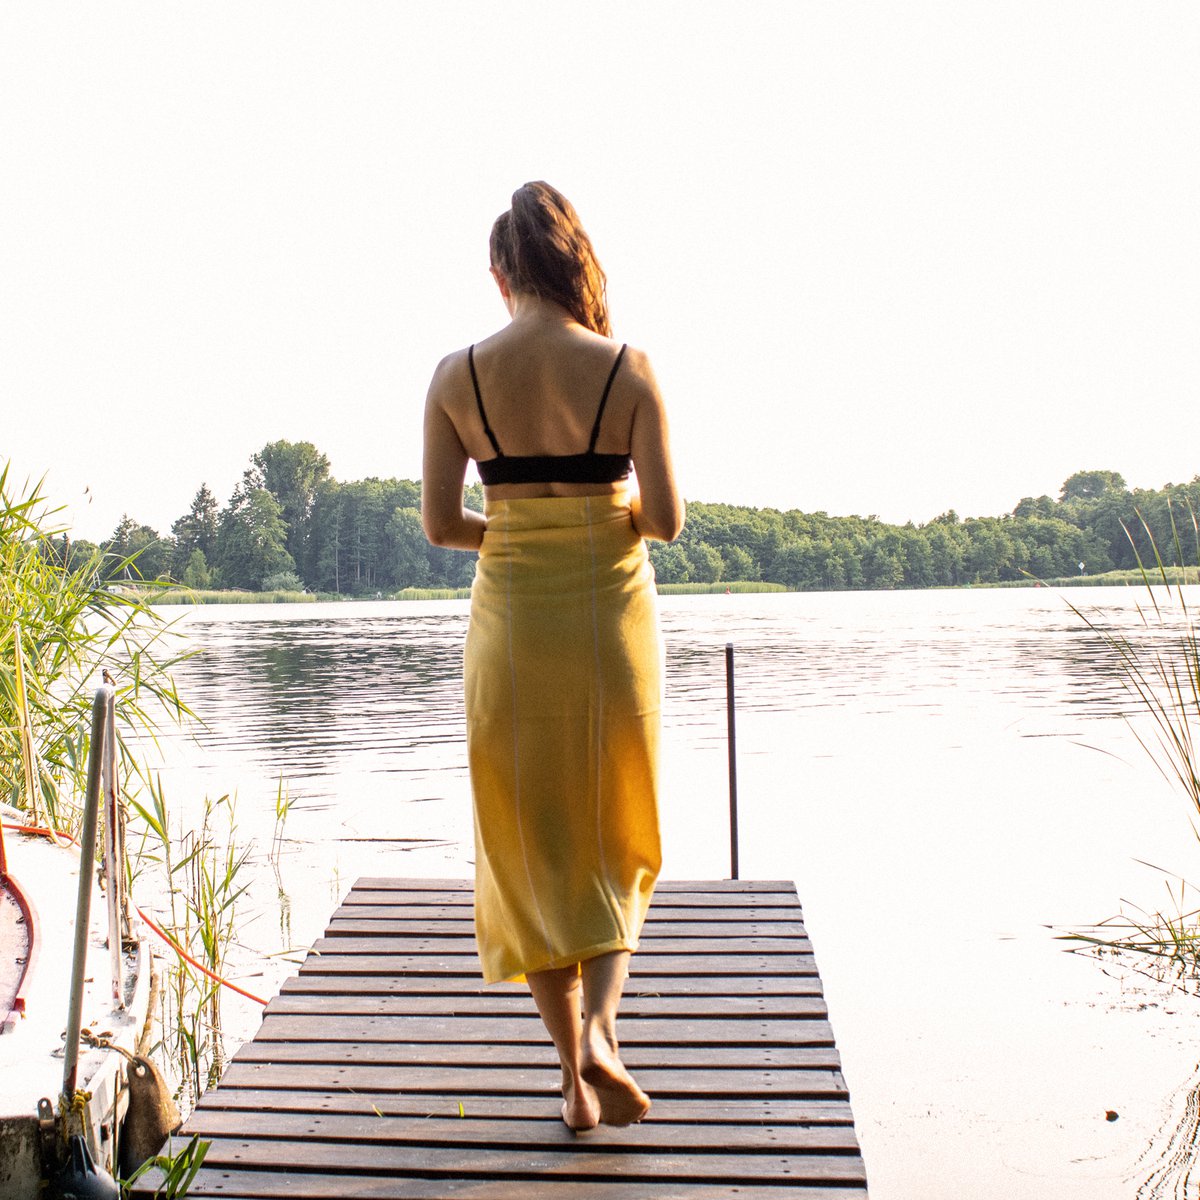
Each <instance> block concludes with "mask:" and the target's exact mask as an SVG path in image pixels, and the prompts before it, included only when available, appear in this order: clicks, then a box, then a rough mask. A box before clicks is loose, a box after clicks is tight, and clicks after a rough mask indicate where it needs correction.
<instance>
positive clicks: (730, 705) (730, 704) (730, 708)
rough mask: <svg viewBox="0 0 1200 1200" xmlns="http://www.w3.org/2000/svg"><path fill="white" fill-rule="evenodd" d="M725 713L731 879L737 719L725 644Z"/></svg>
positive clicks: (733, 871)
mask: <svg viewBox="0 0 1200 1200" xmlns="http://www.w3.org/2000/svg"><path fill="white" fill-rule="evenodd" d="M725 713H726V721H727V725H728V732H729V878H730V879H736V878H737V877H738V812H737V719H736V714H735V709H734V701H733V643H732V642H726V643H725Z"/></svg>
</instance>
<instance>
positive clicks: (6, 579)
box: [0, 465, 192, 834]
mask: <svg viewBox="0 0 1200 1200" xmlns="http://www.w3.org/2000/svg"><path fill="white" fill-rule="evenodd" d="M56 516H57V510H53V509H50V508H49V506H48V505H47V502H46V500H45V498H44V496H43V494H42V491H41V484H40V482H39V483H37V484H34V485H32V486H30V485H28V484H27V485H25V487H24V489H22V490H20V491H14V490H13V489H12V488H11V487H10V484H9V468H8V466H7V465H5V466H4V467H3V469H0V798H3V799H5V800H7V801H8V802H9V803H11V804H13V805H14V807H16V808H18V809H21V810H23V811H25V812H28V813H29V814H30V815H31V817H37V818H39V819H43V820H45V821H46V822H47V823H48V824H50V825H52V826H53V827H55V828H56V829H58V830H60V831H62V832H65V833H71V834H74V833H77V832H78V825H79V823H80V818H81V814H82V797H83V795H84V793H85V791H86V785H87V760H88V749H89V746H88V743H89V739H90V736H91V705H92V697H93V695H94V693H95V689H96V687H97V686H98V685H99V684H100V682H101V680H102V674H103V672H105V671H107V672H108V673H109V675H110V676H111V677H112V679H113V681H114V683H115V687H116V695H117V729H116V732H117V745H118V750H119V753H120V756H121V765H122V768H123V774H125V775H127V776H130V775H132V776H134V777H135V778H138V779H142V778H144V776H145V769H144V756H143V755H142V754H141V753H139V752H137V746H138V743H139V741H141V742H142V743H144V742H146V741H149V742H151V743H153V742H154V740H155V738H156V736H157V734H158V731H159V727H160V722H162V721H163V720H167V721H169V722H171V723H177V722H180V721H182V720H184V719H186V718H187V717H190V716H191V715H192V714H191V710H190V709H189V708H188V706H187V705H186V704H185V703H184V701H183V700H181V699H180V697H179V695H178V693H177V692H176V690H175V684H174V681H173V680H172V678H171V671H172V669H173V668H174V667H175V666H176V665H178V663H179V662H181V661H182V660H183V659H184V658H186V657H187V656H188V655H189V654H190V653H191V651H190V650H189V649H188V648H187V646H186V643H184V642H183V641H182V639H178V638H177V637H176V636H175V635H174V633H173V631H172V630H171V627H170V625H169V624H168V623H166V622H164V621H163V619H162V618H161V617H160V616H159V615H157V614H156V613H155V612H154V610H153V608H152V607H151V605H150V603H149V599H150V598H151V597H152V596H153V595H154V594H155V589H153V588H151V589H147V590H146V591H144V592H142V593H140V594H138V595H132V594H129V593H127V592H125V591H114V590H110V588H109V587H108V584H107V582H106V581H107V579H108V578H110V577H111V575H113V574H114V573H118V572H120V571H121V570H123V569H124V568H125V567H126V566H128V565H129V564H131V563H132V562H133V558H132V557H131V558H127V559H116V558H114V557H113V556H111V555H104V554H102V553H101V552H100V551H96V552H95V553H94V554H92V555H91V556H89V557H88V558H87V559H86V560H85V561H83V562H81V563H78V564H76V565H68V564H67V563H66V562H64V561H62V560H61V556H60V552H59V549H58V547H57V546H56V544H55V541H54V539H55V538H56V537H57V536H59V535H60V534H62V533H63V532H64V530H63V529H62V527H61V526H59V525H58V524H57V523H56V520H55V518H56Z"/></svg>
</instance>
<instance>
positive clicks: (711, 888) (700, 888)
mask: <svg viewBox="0 0 1200 1200" xmlns="http://www.w3.org/2000/svg"><path fill="white" fill-rule="evenodd" d="M431 889H433V890H437V891H441V892H452V893H457V894H458V895H460V896H465V897H467V898H472V897H473V896H474V893H475V884H474V883H473V882H472V881H471V880H470V879H432V878H431V879H420V878H415V877H404V876H391V875H385V876H376V875H363V876H360V877H359V879H358V880H357V881H356V882H355V884H354V890H355V891H356V892H372V891H379V892H421V891H427V890H431ZM654 890H655V893H656V894H661V893H663V892H668V893H669V892H686V893H687V894H688V895H705V894H708V893H718V894H719V893H724V892H734V893H737V894H738V895H747V894H754V893H759V892H782V893H783V894H784V895H787V896H795V895H796V885H795V884H794V883H793V882H792V881H791V880H789V879H660V880H659V881H658V882H657V883H656V884H655V885H654Z"/></svg>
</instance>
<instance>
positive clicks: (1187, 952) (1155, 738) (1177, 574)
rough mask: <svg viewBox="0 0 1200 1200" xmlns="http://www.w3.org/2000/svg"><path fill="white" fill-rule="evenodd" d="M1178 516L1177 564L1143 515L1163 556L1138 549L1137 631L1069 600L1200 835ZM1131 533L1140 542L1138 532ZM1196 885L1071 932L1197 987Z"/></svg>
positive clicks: (1199, 577) (1199, 746)
mask: <svg viewBox="0 0 1200 1200" xmlns="http://www.w3.org/2000/svg"><path fill="white" fill-rule="evenodd" d="M1139 516H1140V514H1139ZM1170 518H1171V521H1170V528H1171V541H1172V546H1171V549H1172V550H1173V552H1174V559H1175V561H1174V564H1172V565H1171V566H1168V565H1167V564H1166V563H1165V562H1164V560H1163V557H1162V553H1161V552H1160V549H1159V547H1158V545H1157V543H1156V542H1155V539H1154V536H1153V534H1152V532H1151V530H1150V527H1149V525H1148V524H1147V523H1146V522H1145V521H1144V520H1143V521H1142V529H1143V531H1144V533H1145V535H1146V538H1147V539H1148V543H1149V545H1150V547H1151V551H1152V553H1153V558H1154V562H1153V564H1152V565H1149V566H1148V565H1147V564H1145V563H1143V562H1142V559H1141V556H1140V554H1139V555H1138V567H1139V574H1140V578H1141V582H1142V585H1143V587H1144V588H1145V591H1146V595H1147V600H1146V601H1145V603H1143V604H1139V605H1138V606H1137V614H1138V618H1139V620H1140V622H1141V631H1140V634H1139V635H1138V636H1134V637H1130V636H1126V635H1125V634H1123V633H1121V632H1119V631H1116V630H1114V629H1112V628H1111V627H1109V626H1108V625H1107V624H1106V623H1105V622H1103V621H1102V620H1101V619H1100V617H1098V616H1097V615H1094V614H1091V613H1087V612H1084V611H1083V610H1081V609H1080V608H1078V607H1076V606H1075V605H1073V604H1070V602H1068V607H1069V608H1070V609H1071V611H1072V612H1074V613H1075V614H1076V616H1078V617H1079V618H1080V619H1081V620H1082V621H1083V622H1084V623H1085V624H1086V625H1087V627H1088V628H1089V629H1090V630H1092V631H1093V632H1094V633H1096V634H1097V635H1098V636H1099V637H1100V638H1101V639H1102V640H1103V642H1104V644H1105V645H1106V646H1107V647H1108V649H1109V650H1110V651H1111V652H1112V654H1113V656H1114V658H1115V661H1116V664H1117V667H1118V671H1119V678H1120V680H1121V683H1122V684H1123V686H1124V687H1125V689H1126V690H1127V691H1128V692H1129V694H1130V696H1131V697H1132V698H1133V699H1134V701H1135V702H1136V709H1137V711H1138V713H1140V714H1141V715H1142V716H1143V717H1144V718H1148V719H1149V730H1148V732H1147V731H1143V729H1142V728H1140V727H1139V725H1138V723H1137V722H1135V721H1132V720H1131V721H1130V729H1131V730H1132V732H1133V735H1134V737H1135V738H1136V739H1137V742H1138V744H1139V745H1140V746H1141V747H1142V749H1143V750H1144V751H1145V752H1146V754H1147V756H1148V757H1149V758H1150V760H1151V762H1153V764H1154V765H1155V767H1156V768H1157V769H1158V771H1159V773H1160V774H1161V775H1162V776H1163V778H1164V779H1165V780H1166V781H1167V783H1168V784H1169V785H1170V786H1171V787H1173V788H1175V789H1178V790H1181V791H1182V792H1183V794H1184V795H1185V796H1186V797H1187V799H1188V802H1189V804H1190V806H1191V810H1192V812H1191V822H1192V829H1193V832H1194V833H1195V834H1196V836H1197V840H1198V841H1200V828H1198V827H1197V818H1200V630H1198V629H1197V625H1196V620H1195V617H1194V615H1193V613H1192V610H1191V609H1190V608H1189V607H1188V603H1187V595H1186V593H1185V591H1184V588H1185V586H1186V585H1187V584H1189V583H1197V582H1200V569H1198V568H1197V567H1192V566H1189V565H1188V564H1187V563H1186V556H1185V554H1184V550H1183V538H1182V537H1181V535H1180V530H1179V524H1178V522H1177V521H1176V516H1175V511H1174V509H1173V508H1172V509H1171V510H1170ZM1186 518H1187V528H1188V529H1190V532H1191V535H1192V537H1191V539H1190V540H1191V541H1192V542H1193V543H1194V546H1195V556H1196V561H1197V563H1200V524H1198V522H1197V519H1196V512H1195V510H1194V509H1193V508H1192V506H1191V504H1190V503H1189V504H1187V505H1186ZM1126 533H1127V534H1129V537H1130V542H1131V543H1133V544H1134V548H1135V551H1136V542H1134V538H1133V535H1132V533H1131V531H1129V530H1126ZM1194 892H1195V889H1194V888H1192V886H1191V885H1190V884H1188V883H1187V882H1186V881H1184V880H1176V881H1173V882H1169V883H1168V893H1169V895H1170V898H1171V903H1170V904H1169V905H1168V906H1167V907H1166V908H1165V909H1164V910H1162V911H1153V912H1147V911H1144V910H1140V909H1136V910H1134V911H1133V912H1132V913H1130V912H1122V913H1121V914H1119V915H1118V916H1115V917H1110V918H1108V919H1107V920H1105V921H1102V922H1100V924H1098V925H1097V926H1095V927H1093V928H1092V929H1090V930H1082V931H1074V932H1071V933H1069V934H1065V935H1063V936H1064V937H1065V938H1066V939H1067V940H1070V941H1075V942H1080V943H1083V944H1084V945H1085V946H1086V947H1090V948H1092V949H1094V950H1096V951H1116V952H1122V951H1126V952H1131V953H1137V954H1139V955H1144V956H1148V957H1149V958H1150V959H1153V960H1156V961H1157V962H1158V963H1159V964H1160V966H1159V967H1158V968H1156V971H1155V973H1156V974H1158V975H1160V976H1163V975H1169V976H1172V977H1173V978H1174V979H1175V981H1176V982H1182V983H1186V984H1187V985H1189V986H1190V985H1191V984H1193V983H1195V982H1196V981H1197V980H1200V908H1197V907H1195V906H1194V905H1193V903H1192V900H1191V899H1190V896H1189V893H1191V894H1194Z"/></svg>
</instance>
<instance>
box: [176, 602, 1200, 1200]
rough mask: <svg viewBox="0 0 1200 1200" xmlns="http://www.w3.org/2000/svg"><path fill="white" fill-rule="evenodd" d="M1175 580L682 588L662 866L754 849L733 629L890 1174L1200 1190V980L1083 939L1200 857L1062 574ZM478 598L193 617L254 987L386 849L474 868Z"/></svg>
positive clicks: (700, 873)
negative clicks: (251, 847) (276, 849)
mask: <svg viewBox="0 0 1200 1200" xmlns="http://www.w3.org/2000/svg"><path fill="white" fill-rule="evenodd" d="M1146 599H1147V592H1146V590H1145V589H1141V588H1132V589H1072V590H1071V591H1070V592H1069V593H1066V594H1061V595H1060V594H1056V593H1053V592H1051V591H1048V590H1045V589H1014V590H972V591H926V592H892V593H884V592H851V593H807V594H795V593H793V594H760V595H754V594H751V595H734V596H720V595H716V596H672V597H663V598H662V600H661V612H662V626H663V633H664V639H665V641H666V646H667V699H666V706H665V709H664V761H663V770H662V780H663V797H662V818H663V836H664V854H665V862H664V870H663V875H664V877H666V878H692V879H697V878H720V877H724V876H726V875H727V874H728V871H729V851H728V798H727V789H726V742H725V721H726V716H725V674H724V647H725V644H726V643H727V642H732V643H733V644H734V646H735V648H736V664H737V706H738V750H739V801H740V812H741V822H740V824H741V830H740V858H741V875H742V876H743V877H745V878H755V877H757V878H767V879H788V880H794V881H795V883H796V885H797V888H798V890H799V893H800V899H801V902H802V903H803V905H804V908H805V914H806V918H807V922H808V926H809V930H810V932H811V935H812V939H813V942H814V944H815V947H816V953H817V960H818V963H819V965H820V967H821V972H822V976H823V978H824V980H825V984H826V991H827V995H828V999H829V1006H830V1013H831V1017H832V1021H833V1026H834V1030H835V1032H836V1034H837V1038H838V1044H839V1047H840V1048H841V1051H842V1055H843V1061H844V1067H845V1075H846V1079H847V1081H848V1083H849V1086H850V1091H851V1097H852V1102H853V1107H854V1111H855V1115H856V1119H857V1124H858V1131H859V1136H860V1139H861V1141H862V1146H863V1152H864V1156H865V1158H866V1163H867V1171H868V1178H869V1180H870V1186H871V1194H872V1197H873V1198H874V1200H916V1198H920V1200H941V1198H943V1197H944V1198H946V1200H950V1198H953V1200H971V1198H979V1200H993V1198H997V1200H998V1198H1000V1197H1004V1198H1006V1200H1017V1198H1025V1197H1028V1198H1029V1200H1048V1198H1054V1200H1064V1198H1074V1197H1079V1198H1080V1200H1083V1198H1086V1200H1108V1198H1112V1200H1132V1198H1135V1197H1136V1198H1137V1200H1150V1198H1155V1197H1173V1198H1174V1197H1184V1196H1196V1195H1198V1194H1200V1193H1198V1192H1197V1191H1196V1188H1197V1183H1196V1182H1194V1181H1192V1182H1188V1178H1189V1168H1190V1164H1191V1162H1192V1159H1193V1157H1194V1152H1195V1146H1196V1139H1197V1124H1198V1120H1200V1118H1198V1115H1197V1113H1198V1108H1200V1067H1198V1061H1200V1039H1198V1037H1197V1034H1198V1033H1200V1024H1198V1017H1200V1000H1197V999H1196V998H1195V997H1194V996H1190V995H1186V994H1184V993H1182V992H1180V991H1178V990H1172V989H1171V988H1170V987H1169V986H1167V985H1165V984H1163V983H1161V982H1158V981H1156V980H1155V979H1153V978H1149V977H1147V976H1146V975H1145V974H1143V973H1142V972H1140V971H1139V970H1138V967H1139V964H1138V963H1136V962H1132V963H1130V962H1125V961H1122V960H1119V959H1112V960H1111V961H1106V962H1105V963H1103V964H1101V963H1099V962H1097V961H1096V960H1094V959H1092V958H1087V957H1084V956H1082V955H1078V954H1068V953H1066V952H1065V951H1064V943H1062V942H1061V941H1057V940H1055V933H1056V932H1057V931H1062V930H1065V929H1071V928H1082V927H1086V926H1090V925H1094V924H1095V923H1096V922H1098V921H1099V920H1101V919H1103V918H1106V917H1109V916H1111V915H1113V914H1114V913H1116V912H1118V911H1119V910H1120V909H1121V908H1122V906H1123V905H1124V908H1125V911H1134V910H1135V909H1136V907H1137V906H1140V907H1142V908H1144V909H1146V910H1151V911H1153V910H1157V909H1160V908H1163V909H1170V910H1171V911H1174V910H1173V909H1171V906H1172V905H1173V904H1175V903H1176V901H1175V900H1174V899H1173V898H1172V896H1171V895H1170V894H1169V891H1168V889H1169V887H1170V888H1174V889H1175V890H1176V891H1177V889H1178V884H1177V883H1176V882H1174V881H1175V880H1176V879H1177V878H1178V877H1179V876H1184V877H1187V876H1188V875H1189V873H1194V870H1195V867H1196V864H1197V860H1198V858H1200V846H1198V845H1197V840H1196V836H1195V834H1194V832H1193V830H1192V826H1191V824H1190V816H1191V813H1190V811H1189V802H1188V801H1187V799H1186V798H1185V797H1184V796H1183V795H1182V794H1181V793H1179V792H1176V791H1173V790H1172V789H1171V788H1170V787H1169V786H1168V784H1167V783H1166V782H1165V780H1164V779H1163V777H1162V776H1161V775H1160V774H1159V773H1158V771H1157V770H1156V768H1155V766H1154V764H1153V763H1152V762H1151V761H1150V759H1149V758H1148V756H1147V755H1146V753H1145V752H1144V751H1143V750H1142V748H1141V747H1140V746H1139V745H1138V743H1137V740H1136V738H1135V736H1134V732H1133V728H1131V725H1130V722H1129V721H1128V720H1127V719H1126V716H1127V715H1128V716H1131V717H1132V719H1133V722H1134V727H1135V728H1140V729H1142V730H1143V732H1144V731H1145V721H1144V719H1143V718H1142V717H1141V715H1140V714H1139V713H1138V711H1137V709H1136V707H1134V706H1133V704H1132V701H1131V700H1130V697H1129V696H1128V694H1127V693H1126V691H1125V689H1124V688H1123V686H1122V683H1121V679H1120V675H1119V672H1118V670H1117V669H1116V663H1115V662H1114V655H1113V653H1112V652H1111V651H1110V650H1109V649H1108V648H1107V647H1106V646H1105V644H1104V642H1103V640H1102V639H1101V638H1099V637H1098V636H1097V635H1096V634H1095V633H1094V632H1092V631H1091V630H1089V629H1088V628H1087V626H1086V625H1085V624H1084V622H1083V621H1081V619H1080V618H1079V617H1078V616H1076V615H1075V614H1074V613H1072V612H1071V610H1070V608H1069V607H1068V603H1067V601H1068V600H1069V601H1070V603H1071V604H1074V605H1076V606H1079V607H1081V608H1084V609H1086V610H1088V611H1089V612H1091V613H1093V614H1094V616H1093V619H1094V620H1096V621H1099V622H1101V623H1102V624H1104V625H1105V626H1108V627H1112V628H1115V629H1119V630H1123V631H1125V632H1126V633H1127V634H1128V635H1129V636H1130V637H1137V638H1143V639H1144V638H1149V637H1151V636H1157V634H1156V633H1155V632H1154V631H1147V630H1144V629H1143V628H1142V626H1141V623H1140V618H1139V615H1138V611H1137V605H1138V604H1139V603H1141V604H1144V603H1145V602H1146ZM1189 602H1193V603H1195V604H1197V606H1200V596H1195V597H1190V601H1189ZM466 621H467V604H466V602H465V601H449V602H430V603H422V602H416V603H389V602H380V603H354V604H349V603H347V604H328V605H295V606H230V607H204V608H195V609H189V610H185V611H184V612H183V613H182V614H181V616H180V617H179V627H180V628H181V629H182V630H183V631H184V632H185V633H186V634H187V635H188V636H189V637H190V638H191V639H192V641H193V643H194V644H195V645H196V646H199V647H201V648H202V653H200V654H198V655H197V656H196V657H195V658H193V659H191V660H189V661H188V662H187V663H186V664H185V665H184V667H183V668H182V669H181V670H180V671H179V672H178V673H177V680H178V683H179V687H180V691H181V693H182V694H183V695H184V696H185V697H186V698H187V699H188V701H189V702H190V703H191V704H192V706H193V707H194V708H195V709H196V711H197V712H198V713H199V714H200V715H201V716H202V717H203V718H204V720H205V722H206V724H207V727H206V728H204V729H200V730H198V731H196V734H195V739H194V740H192V739H189V738H186V737H183V736H181V735H173V736H171V737H169V738H168V739H166V740H165V742H164V743H163V750H162V753H163V764H164V767H163V778H164V781H165V784H166V788H167V795H168V801H169V803H170V804H171V805H172V807H173V808H174V809H175V811H176V814H177V816H179V817H180V818H181V819H183V820H190V819H191V818H192V816H193V815H194V814H195V812H196V811H197V809H198V807H199V804H200V801H201V800H202V798H203V796H204V795H206V794H207V795H208V796H209V797H212V798H216V797H218V796H221V795H224V794H226V793H229V794H234V795H235V796H236V812H237V823H238V830H239V835H238V836H239V837H240V838H241V839H242V840H243V841H244V840H246V839H249V838H253V840H254V842H255V846H256V852H255V854H254V857H253V861H252V871H253V875H252V879H253V883H252V887H251V890H250V893H249V896H248V899H247V902H246V903H245V904H244V906H243V909H242V913H243V916H242V919H241V921H240V924H239V929H240V934H241V945H240V946H239V947H237V948H236V951H235V959H234V966H233V970H234V972H235V974H236V975H237V978H238V980H239V982H241V983H242V984H243V986H246V987H248V988H249V989H250V990H252V991H258V992H259V993H260V994H263V995H270V994H271V993H272V992H273V991H274V990H275V989H276V988H277V987H278V983H279V981H280V979H282V978H283V977H284V975H286V974H288V973H290V972H291V971H293V970H294V969H295V964H296V963H298V962H299V961H300V959H301V958H302V956H303V950H304V948H305V947H306V946H307V944H308V943H309V942H311V941H312V940H313V939H314V938H316V937H317V936H319V935H320V933H321V932H322V930H323V928H324V925H325V922H326V920H327V918H328V916H329V914H330V913H331V911H332V910H333V908H334V907H335V905H336V904H337V902H338V901H339V899H340V897H341V895H342V894H343V893H344V892H345V891H346V889H347V888H348V887H349V885H350V884H351V883H352V882H353V880H354V879H355V878H356V877H357V876H358V875H360V874H375V875H386V874H393V875H417V876H445V875H451V876H469V875H470V874H471V870H472V868H471V858H472V841H471V815H470V790H469V784H468V780H467V774H466V760H465V747H464V731H463V715H462V705H461V687H460V667H461V656H462V643H463V638H464V635H465V631H466ZM281 781H282V784H283V786H284V787H285V789H286V792H287V795H288V797H289V798H290V799H291V801H292V809H291V811H290V813H289V815H288V817H287V819H286V823H285V825H284V835H285V838H286V841H285V843H284V848H283V852H282V854H281V855H279V856H278V861H277V863H276V864H274V865H273V864H272V863H271V862H269V861H268V855H267V848H268V847H269V845H270V842H271V838H272V833H273V830H274V826H275V802H276V795H277V790H278V788H279V786H280V782H281ZM1146 863H1150V864H1154V865H1153V866H1147V865H1145V864H1146ZM1186 899H1187V900H1190V899H1191V897H1190V893H1189V896H1188V897H1187V898H1186ZM1188 907H1190V908H1195V907H1197V905H1196V904H1195V903H1190V904H1189V905H1188ZM225 1003H226V1021H227V1028H228V1032H229V1033H230V1035H231V1036H232V1037H233V1038H235V1039H237V1038H244V1037H248V1036H250V1035H251V1034H252V1033H253V1031H254V1029H255V1028H256V1027H257V1021H258V1010H257V1008H255V1006H253V1005H251V1004H248V1003H246V1002H243V1001H240V1000H239V999H238V998H237V997H236V996H230V997H229V999H228V1000H227V1001H226V1002H225ZM1109 1114H1116V1119H1109Z"/></svg>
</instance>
